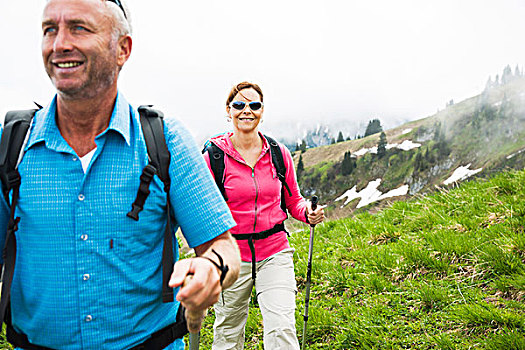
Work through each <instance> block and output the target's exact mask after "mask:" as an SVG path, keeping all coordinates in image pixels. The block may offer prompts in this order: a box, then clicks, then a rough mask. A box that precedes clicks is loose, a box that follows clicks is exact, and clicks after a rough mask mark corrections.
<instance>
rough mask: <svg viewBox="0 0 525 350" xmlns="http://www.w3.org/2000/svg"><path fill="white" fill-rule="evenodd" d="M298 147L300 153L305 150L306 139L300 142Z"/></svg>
mask: <svg viewBox="0 0 525 350" xmlns="http://www.w3.org/2000/svg"><path fill="white" fill-rule="evenodd" d="M299 149H300V150H301V153H304V152H306V141H305V140H303V141H302V142H301V146H299Z"/></svg>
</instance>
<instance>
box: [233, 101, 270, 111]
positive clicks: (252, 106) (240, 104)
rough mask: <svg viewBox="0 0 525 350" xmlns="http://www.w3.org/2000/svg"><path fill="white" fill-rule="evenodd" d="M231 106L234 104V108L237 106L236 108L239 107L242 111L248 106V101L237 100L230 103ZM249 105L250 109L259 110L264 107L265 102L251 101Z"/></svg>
mask: <svg viewBox="0 0 525 350" xmlns="http://www.w3.org/2000/svg"><path fill="white" fill-rule="evenodd" d="M230 106H232V107H233V108H235V109H237V110H239V111H242V110H244V108H245V107H246V102H243V101H235V102H232V103H231V104H230ZM248 106H250V109H251V110H252V111H258V110H259V109H261V108H262V106H263V104H262V102H250V103H248Z"/></svg>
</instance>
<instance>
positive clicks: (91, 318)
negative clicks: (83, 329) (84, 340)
mask: <svg viewBox="0 0 525 350" xmlns="http://www.w3.org/2000/svg"><path fill="white" fill-rule="evenodd" d="M84 320H85V321H86V322H91V321H93V316H91V315H87V316H86V317H85V318H84Z"/></svg>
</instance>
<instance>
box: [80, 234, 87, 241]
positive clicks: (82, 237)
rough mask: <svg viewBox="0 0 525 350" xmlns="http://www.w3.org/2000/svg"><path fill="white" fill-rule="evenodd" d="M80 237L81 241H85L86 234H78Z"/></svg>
mask: <svg viewBox="0 0 525 350" xmlns="http://www.w3.org/2000/svg"><path fill="white" fill-rule="evenodd" d="M80 239H81V240H83V241H87V239H88V235H85V234H84V235H82V236H80Z"/></svg>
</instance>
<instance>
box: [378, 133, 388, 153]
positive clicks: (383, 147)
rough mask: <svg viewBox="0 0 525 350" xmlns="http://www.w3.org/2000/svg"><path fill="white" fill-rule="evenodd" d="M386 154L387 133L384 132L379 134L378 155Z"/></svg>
mask: <svg viewBox="0 0 525 350" xmlns="http://www.w3.org/2000/svg"><path fill="white" fill-rule="evenodd" d="M385 154H386V134H385V133H384V132H382V133H381V135H379V143H378V144H377V156H378V157H379V158H383V157H384V156H385Z"/></svg>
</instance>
